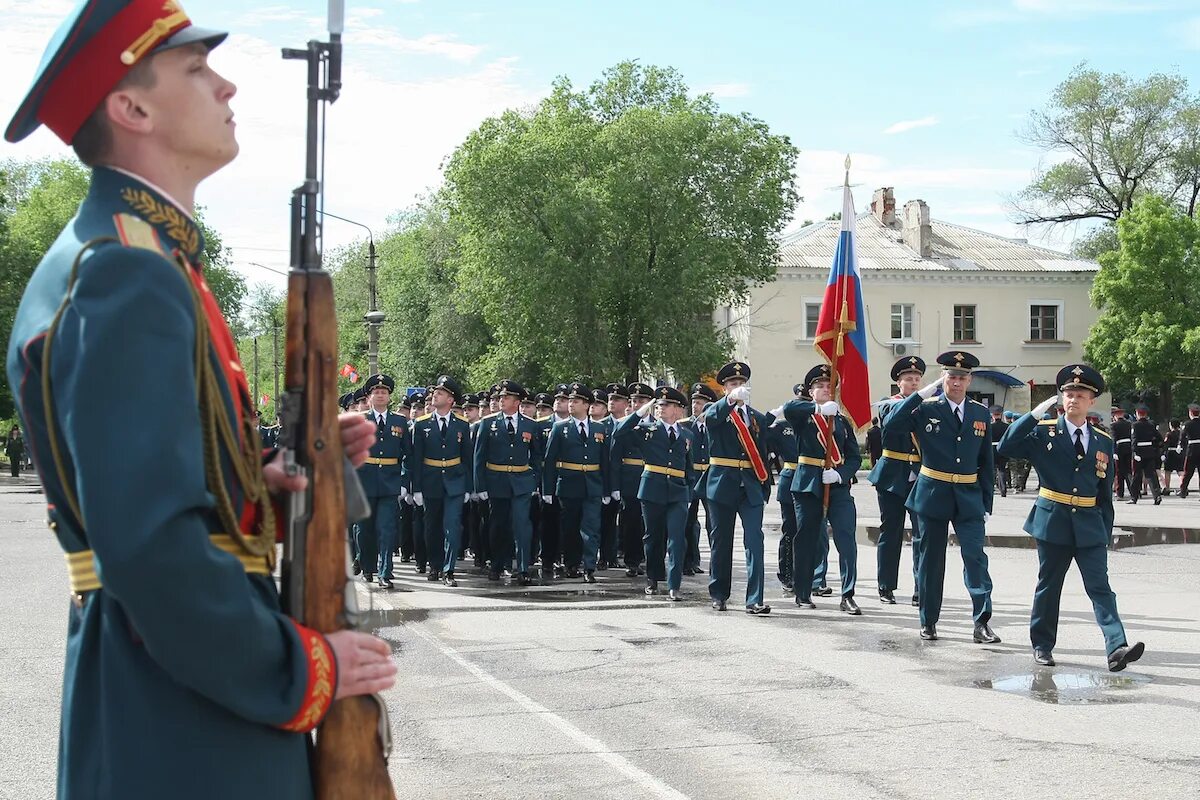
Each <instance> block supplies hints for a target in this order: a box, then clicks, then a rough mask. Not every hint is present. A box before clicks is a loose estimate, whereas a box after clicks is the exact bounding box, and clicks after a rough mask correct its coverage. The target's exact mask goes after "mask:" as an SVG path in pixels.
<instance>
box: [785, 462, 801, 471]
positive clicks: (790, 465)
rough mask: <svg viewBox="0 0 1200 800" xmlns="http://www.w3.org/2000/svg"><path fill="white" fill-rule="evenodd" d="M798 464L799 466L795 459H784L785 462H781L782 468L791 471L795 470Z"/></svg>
mask: <svg viewBox="0 0 1200 800" xmlns="http://www.w3.org/2000/svg"><path fill="white" fill-rule="evenodd" d="M798 466H799V464H797V463H796V462H795V461H785V462H783V468H784V469H790V470H791V471H792V472H795V471H796V467H798Z"/></svg>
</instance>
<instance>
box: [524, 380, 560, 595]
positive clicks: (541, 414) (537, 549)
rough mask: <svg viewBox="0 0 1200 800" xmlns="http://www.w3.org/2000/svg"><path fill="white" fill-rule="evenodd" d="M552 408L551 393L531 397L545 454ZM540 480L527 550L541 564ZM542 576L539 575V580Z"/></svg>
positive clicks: (532, 506)
mask: <svg viewBox="0 0 1200 800" xmlns="http://www.w3.org/2000/svg"><path fill="white" fill-rule="evenodd" d="M553 407H554V393H553V392H538V393H537V394H535V395H534V396H533V409H534V414H533V427H534V430H536V431H537V435H538V442H539V443H540V452H541V453H543V454H545V452H546V435H547V433H549V431H550V424H549V419H550V411H551V409H552V408H553ZM541 495H542V491H541V480H540V478H539V480H538V485H537V486H535V487H534V489H533V497H532V499H531V500H530V502H529V520H530V524H531V526H532V529H533V541H532V543H531V544H530V548H529V557H530V560H531V562H537V563H540V562H541V558H542V517H543V513H544V511H545V510H546V509H545V508H544V506H543V504H542V502H541ZM541 577H542V575H541V574H539V578H541Z"/></svg>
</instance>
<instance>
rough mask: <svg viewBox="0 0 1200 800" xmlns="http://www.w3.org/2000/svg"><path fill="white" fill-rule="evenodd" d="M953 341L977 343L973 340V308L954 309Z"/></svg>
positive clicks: (961, 307) (960, 307) (959, 307)
mask: <svg viewBox="0 0 1200 800" xmlns="http://www.w3.org/2000/svg"><path fill="white" fill-rule="evenodd" d="M954 341H956V342H977V341H979V340H978V339H976V338H975V306H955V307H954Z"/></svg>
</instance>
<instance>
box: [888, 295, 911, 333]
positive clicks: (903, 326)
mask: <svg viewBox="0 0 1200 800" xmlns="http://www.w3.org/2000/svg"><path fill="white" fill-rule="evenodd" d="M892 338H893V339H897V340H908V341H911V340H912V338H913V307H912V303H892Z"/></svg>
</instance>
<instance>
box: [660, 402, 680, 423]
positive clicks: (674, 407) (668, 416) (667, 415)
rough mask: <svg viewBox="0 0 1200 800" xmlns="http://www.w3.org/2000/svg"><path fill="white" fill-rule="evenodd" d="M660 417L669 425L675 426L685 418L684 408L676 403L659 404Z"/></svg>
mask: <svg viewBox="0 0 1200 800" xmlns="http://www.w3.org/2000/svg"><path fill="white" fill-rule="evenodd" d="M658 416H659V418H660V419H661V420H662V421H663V422H665V423H667V424H668V425H674V424H675V423H676V422H679V420H680V419H682V418H683V406H681V405H678V404H676V403H659V404H658Z"/></svg>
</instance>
